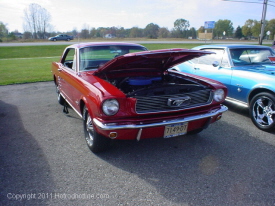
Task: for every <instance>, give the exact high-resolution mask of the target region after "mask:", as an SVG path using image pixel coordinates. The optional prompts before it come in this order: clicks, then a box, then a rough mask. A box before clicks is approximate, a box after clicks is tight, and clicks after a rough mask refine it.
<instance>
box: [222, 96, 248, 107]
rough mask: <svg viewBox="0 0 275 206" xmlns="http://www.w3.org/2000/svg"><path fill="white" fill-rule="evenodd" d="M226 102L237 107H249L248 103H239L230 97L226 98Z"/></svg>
mask: <svg viewBox="0 0 275 206" xmlns="http://www.w3.org/2000/svg"><path fill="white" fill-rule="evenodd" d="M225 101H227V102H231V103H233V104H237V105H239V106H242V107H248V105H247V103H245V102H242V101H239V100H237V99H233V98H230V97H226V99H225Z"/></svg>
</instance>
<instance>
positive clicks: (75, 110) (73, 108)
mask: <svg viewBox="0 0 275 206" xmlns="http://www.w3.org/2000/svg"><path fill="white" fill-rule="evenodd" d="M60 94H61V96H62V97H63V98H64V99H65V101H66V102H67V104H68V105H70V107H71V108H72V109H73V110H74V111H75V112H76V114H78V115H79V116H80V117H81V118H82V115H81V114H80V113H79V112H78V111H77V110H76V108H74V107H73V105H72V104H71V103H70V102H69V101H67V98H65V96H64V95H63V94H62V93H61V92H60Z"/></svg>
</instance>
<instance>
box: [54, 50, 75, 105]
mask: <svg viewBox="0 0 275 206" xmlns="http://www.w3.org/2000/svg"><path fill="white" fill-rule="evenodd" d="M76 59H77V58H76V51H75V49H73V48H69V49H67V50H66V52H65V54H64V56H63V58H62V60H61V63H62V66H61V67H60V69H59V76H58V85H59V90H60V92H61V93H62V94H63V95H64V97H65V98H66V100H67V101H68V102H69V103H70V104H72V105H74V90H75V88H74V84H75V82H76V75H77V72H76V64H77V60H76Z"/></svg>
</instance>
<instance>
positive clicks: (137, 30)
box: [129, 27, 143, 38]
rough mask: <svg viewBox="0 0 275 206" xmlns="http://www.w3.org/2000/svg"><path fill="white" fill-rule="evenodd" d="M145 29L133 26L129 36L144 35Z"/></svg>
mask: <svg viewBox="0 0 275 206" xmlns="http://www.w3.org/2000/svg"><path fill="white" fill-rule="evenodd" d="M142 33H143V29H140V28H138V27H132V28H131V29H130V34H129V36H130V37H131V38H137V37H142Z"/></svg>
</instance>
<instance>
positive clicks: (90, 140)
mask: <svg viewBox="0 0 275 206" xmlns="http://www.w3.org/2000/svg"><path fill="white" fill-rule="evenodd" d="M83 119H84V121H83V127H84V134H85V140H86V143H87V145H88V147H89V148H90V150H91V151H92V152H94V153H98V152H103V151H106V150H107V149H109V147H110V142H111V140H110V139H108V138H106V137H104V136H102V135H100V134H98V133H97V132H96V130H95V128H94V124H93V120H92V118H91V116H90V114H89V112H88V110H87V108H86V107H84V109H83Z"/></svg>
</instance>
